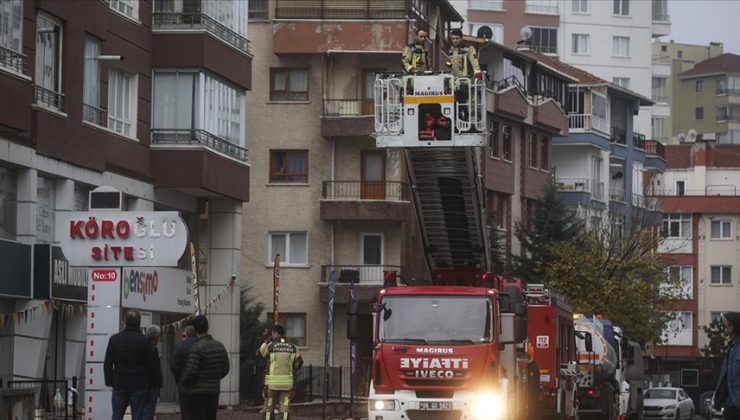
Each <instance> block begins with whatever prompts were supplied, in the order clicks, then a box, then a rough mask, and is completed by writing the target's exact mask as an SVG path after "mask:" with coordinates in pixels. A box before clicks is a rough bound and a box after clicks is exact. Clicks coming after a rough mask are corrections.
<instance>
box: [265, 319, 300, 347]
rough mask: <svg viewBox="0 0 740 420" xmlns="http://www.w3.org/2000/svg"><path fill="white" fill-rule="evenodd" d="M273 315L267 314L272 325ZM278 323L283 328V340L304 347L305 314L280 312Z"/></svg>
mask: <svg viewBox="0 0 740 420" xmlns="http://www.w3.org/2000/svg"><path fill="white" fill-rule="evenodd" d="M273 319H274V318H273V313H272V312H270V313H268V314H267V320H268V322H270V323H272V320H273ZM278 322H279V323H280V325H282V326H283V327H284V328H285V338H286V339H287V340H288V341H289V342H291V343H293V344H295V345H296V346H298V347H306V314H302V313H301V314H298V313H285V312H280V314H279V320H278Z"/></svg>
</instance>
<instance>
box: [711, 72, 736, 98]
mask: <svg viewBox="0 0 740 420" xmlns="http://www.w3.org/2000/svg"><path fill="white" fill-rule="evenodd" d="M716 93H717V95H727V94H729V95H740V76H729V77H720V78H718V79H717V92H716Z"/></svg>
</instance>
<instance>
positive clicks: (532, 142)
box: [528, 133, 537, 168]
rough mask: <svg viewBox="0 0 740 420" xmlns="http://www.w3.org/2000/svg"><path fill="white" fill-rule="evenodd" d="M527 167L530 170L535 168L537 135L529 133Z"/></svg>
mask: <svg viewBox="0 0 740 420" xmlns="http://www.w3.org/2000/svg"><path fill="white" fill-rule="evenodd" d="M528 143H529V144H528V148H529V166H530V167H532V168H536V167H537V134H535V133H529V141H528Z"/></svg>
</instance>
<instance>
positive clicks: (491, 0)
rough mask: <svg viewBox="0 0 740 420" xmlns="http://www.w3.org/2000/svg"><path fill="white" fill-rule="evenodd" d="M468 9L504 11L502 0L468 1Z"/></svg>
mask: <svg viewBox="0 0 740 420" xmlns="http://www.w3.org/2000/svg"><path fill="white" fill-rule="evenodd" d="M468 9H475V10H504V0H469V1H468Z"/></svg>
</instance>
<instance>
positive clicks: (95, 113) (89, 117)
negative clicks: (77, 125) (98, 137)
mask: <svg viewBox="0 0 740 420" xmlns="http://www.w3.org/2000/svg"><path fill="white" fill-rule="evenodd" d="M82 120H83V121H87V122H89V123H92V124H95V125H99V126H101V127H104V126H105V125H106V124H107V121H108V112H107V111H106V110H104V109H101V108H98V107H95V106H92V105H88V104H82Z"/></svg>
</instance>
